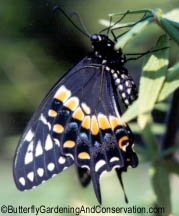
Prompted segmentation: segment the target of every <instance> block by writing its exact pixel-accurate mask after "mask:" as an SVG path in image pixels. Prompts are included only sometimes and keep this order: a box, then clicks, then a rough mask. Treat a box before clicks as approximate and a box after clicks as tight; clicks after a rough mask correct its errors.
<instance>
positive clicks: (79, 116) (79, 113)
mask: <svg viewBox="0 0 179 216" xmlns="http://www.w3.org/2000/svg"><path fill="white" fill-rule="evenodd" d="M73 118H75V119H77V120H80V121H82V120H83V118H84V113H83V111H82V110H81V108H80V107H78V108H77V110H76V111H75V112H74V113H73Z"/></svg>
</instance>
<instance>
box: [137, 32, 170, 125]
mask: <svg viewBox="0 0 179 216" xmlns="http://www.w3.org/2000/svg"><path fill="white" fill-rule="evenodd" d="M164 47H168V40H167V37H166V35H164V36H161V37H160V38H159V40H158V41H157V44H156V46H155V48H154V50H158V49H162V48H164ZM167 67H168V49H164V50H160V51H157V52H154V53H150V54H149V55H147V56H146V58H145V59H144V66H143V72H142V77H141V79H140V86H139V98H138V100H139V114H140V115H141V116H140V117H138V123H139V126H140V127H141V128H144V127H145V125H146V122H147V118H146V115H142V114H144V113H146V112H148V111H149V110H152V109H153V108H154V105H155V103H156V101H157V98H158V95H159V93H160V91H161V88H162V86H163V83H164V80H165V78H166V73H167Z"/></svg>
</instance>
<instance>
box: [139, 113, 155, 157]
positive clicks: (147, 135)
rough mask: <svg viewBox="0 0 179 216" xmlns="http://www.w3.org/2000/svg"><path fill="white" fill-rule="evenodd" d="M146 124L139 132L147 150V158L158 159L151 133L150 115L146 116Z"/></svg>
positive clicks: (153, 136)
mask: <svg viewBox="0 0 179 216" xmlns="http://www.w3.org/2000/svg"><path fill="white" fill-rule="evenodd" d="M148 119H149V120H148V122H147V124H146V126H145V128H144V129H143V130H142V131H141V135H142V138H143V140H144V143H145V144H146V146H147V149H148V156H149V157H150V158H151V160H152V159H154V158H158V157H159V151H158V143H157V140H156V137H155V135H154V134H153V131H152V125H153V121H152V118H151V115H148Z"/></svg>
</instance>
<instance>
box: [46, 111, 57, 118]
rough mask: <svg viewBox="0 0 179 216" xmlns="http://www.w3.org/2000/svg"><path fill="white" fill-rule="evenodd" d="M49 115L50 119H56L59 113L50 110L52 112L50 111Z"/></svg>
mask: <svg viewBox="0 0 179 216" xmlns="http://www.w3.org/2000/svg"><path fill="white" fill-rule="evenodd" d="M48 115H49V116H50V117H55V116H57V112H56V111H55V110H52V109H50V110H49V111H48Z"/></svg>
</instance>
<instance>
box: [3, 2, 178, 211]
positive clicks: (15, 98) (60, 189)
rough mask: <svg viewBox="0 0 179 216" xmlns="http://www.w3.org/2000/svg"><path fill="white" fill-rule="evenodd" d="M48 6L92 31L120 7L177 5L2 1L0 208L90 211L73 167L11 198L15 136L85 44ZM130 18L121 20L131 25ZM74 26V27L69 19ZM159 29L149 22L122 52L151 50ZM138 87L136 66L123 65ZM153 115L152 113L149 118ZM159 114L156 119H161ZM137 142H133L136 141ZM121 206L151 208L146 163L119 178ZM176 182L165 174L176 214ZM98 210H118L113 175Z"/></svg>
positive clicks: (166, 7) (167, 5)
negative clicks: (74, 14) (125, 197)
mask: <svg viewBox="0 0 179 216" xmlns="http://www.w3.org/2000/svg"><path fill="white" fill-rule="evenodd" d="M55 5H59V6H61V7H62V8H63V9H64V10H65V11H66V12H67V13H70V12H72V11H73V10H75V11H78V13H79V14H80V16H81V18H82V20H83V21H84V23H85V25H86V27H87V29H88V31H89V32H90V33H91V34H92V33H97V32H99V31H100V30H101V29H102V28H104V26H102V25H101V24H100V22H99V20H101V19H106V20H109V18H108V14H109V13H112V12H120V11H126V10H128V9H131V10H132V9H142V8H161V9H162V10H163V12H164V13H165V12H168V11H170V10H172V9H174V8H176V7H178V6H179V5H178V0H172V1H171V0H158V1H154V0H149V1H142V0H136V1H135V2H134V1H130V0H125V1H124V0H123V1H118V0H111V1H107V0H98V1H95V0H90V1H89V0H88V1H87V0H76V1H72V0H66V1H47V0H26V1H25V0H18V1H13V0H2V1H1V2H0V194H1V195H0V204H13V205H16V206H17V205H19V204H21V205H24V206H31V205H32V204H35V205H41V204H45V205H46V206H55V205H57V204H59V205H61V206H67V205H68V204H69V205H71V206H80V205H81V204H84V205H86V206H91V205H94V204H97V202H96V199H95V195H94V193H93V188H92V185H90V186H89V187H88V188H87V189H83V188H82V187H81V186H80V185H79V183H78V179H77V176H76V174H75V169H74V167H71V168H69V169H67V170H65V171H64V172H63V173H61V174H60V175H58V176H57V177H55V178H54V179H52V180H49V181H48V182H47V183H45V184H43V185H41V186H39V187H38V188H37V189H34V190H31V191H28V192H24V193H22V192H19V191H18V190H17V189H16V187H15V184H14V182H13V177H12V160H13V155H14V152H15V148H16V146H17V143H18V140H19V137H20V135H21V134H22V132H23V129H24V127H25V125H26V123H27V121H28V120H29V118H30V116H31V115H32V112H33V111H34V110H35V108H36V107H37V105H38V104H39V103H40V101H41V100H42V98H43V97H44V95H45V94H46V92H47V91H48V89H50V87H51V86H52V85H53V84H54V83H55V82H56V80H57V79H59V77H60V76H61V75H62V74H63V73H65V72H66V71H67V70H68V69H69V68H70V67H72V66H73V65H74V64H76V63H77V62H78V61H79V60H80V59H81V58H83V57H84V56H85V55H87V54H88V53H89V52H90V50H91V47H90V41H89V39H88V38H87V37H85V36H84V35H82V34H81V33H80V32H79V31H78V30H77V29H76V28H75V27H74V26H72V25H71V24H70V23H69V22H68V20H67V19H66V18H65V17H64V16H63V15H62V14H60V13H53V11H52V9H53V7H54V6H55ZM138 17H139V16H135V15H130V16H128V17H127V18H126V19H125V21H126V22H128V21H133V20H137V19H138ZM73 19H74V21H75V22H76V23H78V21H77V20H76V19H75V17H73ZM161 34H162V31H161V30H160V29H159V28H158V27H157V26H156V25H154V24H151V25H150V28H148V29H146V31H145V32H144V33H142V34H140V35H139V36H137V37H136V39H135V40H133V41H132V42H131V43H129V45H128V46H127V47H126V49H125V50H124V53H125V52H130V53H132V52H135V53H136V52H144V51H146V50H148V49H150V48H151V47H152V46H154V44H155V42H156V40H157V38H158V37H159V35H161ZM170 46H171V51H170V64H171V65H172V64H174V63H175V62H176V61H177V59H178V50H176V49H175V44H174V43H173V42H171V43H170ZM126 67H127V68H128V70H129V71H130V74H131V75H132V76H133V78H134V79H135V81H136V82H137V83H138V81H139V76H140V73H141V67H142V60H139V61H133V62H130V63H128V64H127V65H126ZM157 115H158V114H157ZM163 116H164V115H161V119H163ZM139 140H140V139H139ZM124 183H125V185H126V191H127V194H128V197H129V201H130V203H129V206H132V205H138V206H142V207H143V206H144V207H147V206H151V205H152V203H153V201H154V200H155V197H154V194H153V192H152V189H151V186H150V179H149V170H148V164H140V165H139V167H138V168H137V169H131V170H129V172H128V173H127V174H125V175H124ZM176 188H177V190H178V189H179V184H178V179H177V178H176V177H175V176H172V202H173V207H174V212H176V215H177V213H178V214H179V209H178V207H177V204H178V201H179V200H178V194H177V190H176ZM101 190H102V195H103V204H104V205H105V206H120V207H122V206H125V205H126V204H125V203H124V200H123V193H122V190H121V189H120V185H119V182H118V180H117V178H116V176H115V173H114V172H111V173H108V174H106V175H105V176H104V179H102V182H101Z"/></svg>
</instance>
